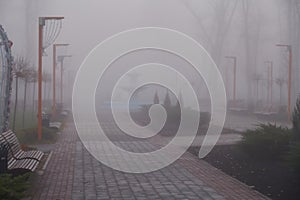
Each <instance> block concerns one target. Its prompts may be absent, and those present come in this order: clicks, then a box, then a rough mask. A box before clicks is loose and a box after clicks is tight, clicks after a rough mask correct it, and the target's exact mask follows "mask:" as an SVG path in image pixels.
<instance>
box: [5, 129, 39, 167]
mask: <svg viewBox="0 0 300 200" xmlns="http://www.w3.org/2000/svg"><path fill="white" fill-rule="evenodd" d="M0 143H1V144H2V145H4V146H6V148H7V150H8V155H7V159H8V166H7V167H8V169H9V170H12V169H26V170H30V171H34V170H35V169H36V168H37V166H38V164H39V162H40V160H41V159H42V157H43V155H44V153H43V152H41V151H23V150H22V149H21V146H20V143H19V140H18V138H17V137H16V135H15V134H14V133H13V132H12V131H11V130H9V131H6V132H4V133H2V134H0Z"/></svg>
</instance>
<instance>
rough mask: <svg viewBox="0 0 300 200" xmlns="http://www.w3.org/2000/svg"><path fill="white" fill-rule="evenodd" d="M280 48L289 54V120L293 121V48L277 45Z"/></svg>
mask: <svg viewBox="0 0 300 200" xmlns="http://www.w3.org/2000/svg"><path fill="white" fill-rule="evenodd" d="M276 46H278V47H284V48H287V50H288V52H289V77H288V119H289V121H291V119H292V114H291V98H292V61H293V53H292V46H291V45H287V44H277V45H276Z"/></svg>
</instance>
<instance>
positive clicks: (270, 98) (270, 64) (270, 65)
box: [265, 61, 273, 105]
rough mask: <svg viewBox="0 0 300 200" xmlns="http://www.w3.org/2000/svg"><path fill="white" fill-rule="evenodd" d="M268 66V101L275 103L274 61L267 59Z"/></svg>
mask: <svg viewBox="0 0 300 200" xmlns="http://www.w3.org/2000/svg"><path fill="white" fill-rule="evenodd" d="M265 63H266V64H268V65H267V67H268V98H267V99H268V103H270V105H272V104H273V61H265Z"/></svg>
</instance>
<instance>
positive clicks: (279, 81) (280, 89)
mask: <svg viewBox="0 0 300 200" xmlns="http://www.w3.org/2000/svg"><path fill="white" fill-rule="evenodd" d="M275 83H276V84H277V85H278V86H279V99H280V106H282V87H283V85H284V84H285V83H286V80H284V79H283V78H277V79H276V80H275Z"/></svg>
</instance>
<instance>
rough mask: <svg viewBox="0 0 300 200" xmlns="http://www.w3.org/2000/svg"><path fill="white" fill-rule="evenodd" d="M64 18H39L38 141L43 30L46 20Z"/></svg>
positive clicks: (40, 137)
mask: <svg viewBox="0 0 300 200" xmlns="http://www.w3.org/2000/svg"><path fill="white" fill-rule="evenodd" d="M62 19H64V17H39V33H38V37H39V39H38V41H39V42H38V140H41V139H42V73H43V30H44V26H45V24H46V21H47V20H62Z"/></svg>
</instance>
